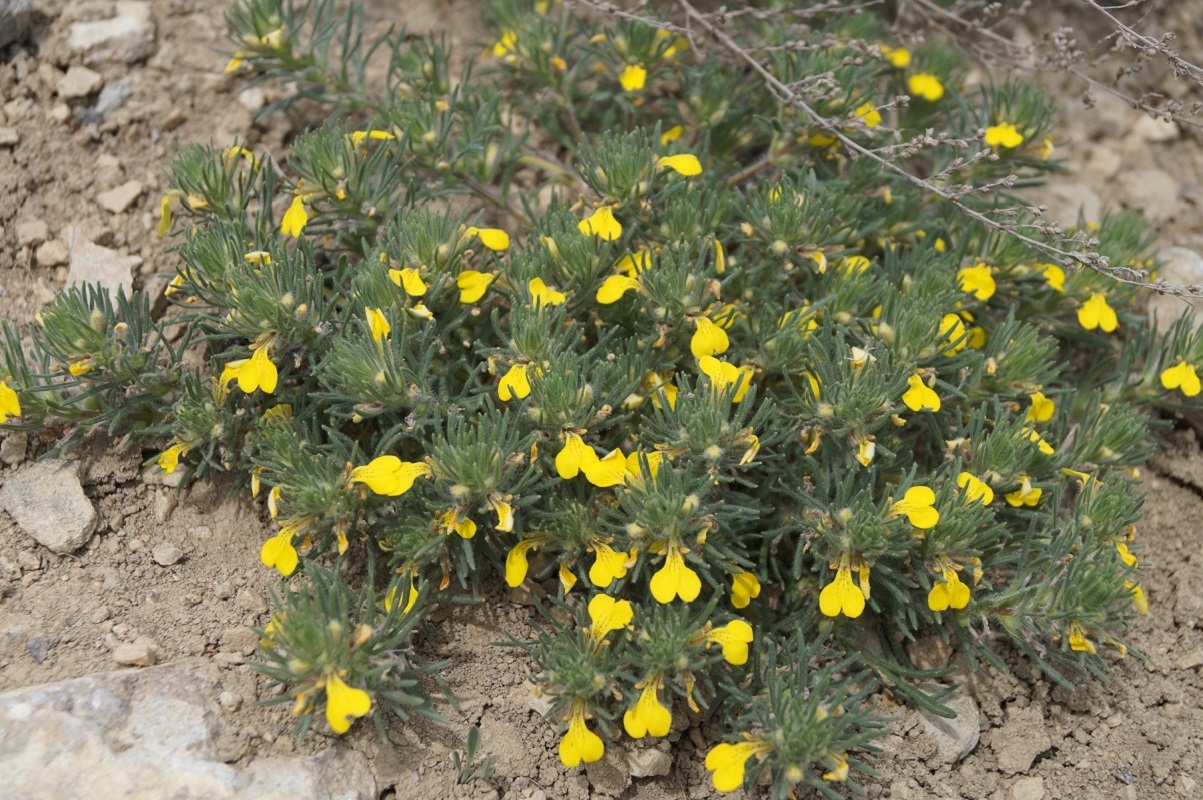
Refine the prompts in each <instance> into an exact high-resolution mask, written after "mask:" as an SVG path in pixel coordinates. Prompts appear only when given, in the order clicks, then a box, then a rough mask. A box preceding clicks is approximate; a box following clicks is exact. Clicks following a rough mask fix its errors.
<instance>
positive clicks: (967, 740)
mask: <svg viewBox="0 0 1203 800" xmlns="http://www.w3.org/2000/svg"><path fill="white" fill-rule="evenodd" d="M923 688H924V689H925V690H926V691H932V690H934V689H938V688H939V687H935V686H925V687H923ZM940 702H941V703H943V704H944V705H946V706H948V708H950V709H952V710H953V711H955V712H956V717H954V718H953V719H945V718H944V717H938V716H936V715H935V714H932V713H930V712H928V711H924V710H920V712H919V713H920V715H921V716H922V717H923V730H924V733H926V734H927V735H928V736H930V737H932V738H933V739H935V741H936V756H935V758H936V761H937V762H938V763H941V764H955V763H957V762H958V761H960V760H961V759H962V758H964V757H965V756H967V755H969V754H970V753H972V752H973V749H974V748H975V747H977V743H978V740H979V739H980V738H981V728H980V727H979V719H980V716H981V712H980V711H979V710H978V707H977V702H976V701H975V700H974V699H973V698H972V697H970V696H969V695H968V694H966V693H965V692H964V690H957V691H955V692H953V693H952V694H950V695H949V696H948V697H945V698H944V699H942V700H941V701H940Z"/></svg>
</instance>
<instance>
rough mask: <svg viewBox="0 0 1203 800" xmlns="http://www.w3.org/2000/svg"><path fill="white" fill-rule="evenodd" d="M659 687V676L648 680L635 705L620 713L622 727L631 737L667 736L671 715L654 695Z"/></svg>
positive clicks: (671, 722) (671, 720)
mask: <svg viewBox="0 0 1203 800" xmlns="http://www.w3.org/2000/svg"><path fill="white" fill-rule="evenodd" d="M659 689H660V676H659V674H658V673H657V675H656V679H655V680H653V681H650V682H648V685H647V686H645V687H644V689H643V692H642V693H641V694H640V695H639V699H638V700H636V701H635V705H634V706H632V707H631V708H630V709H628V710H627V712H626V713H625V714H623V715H622V727H623V728H625V729H626V732H627V735H628V736H630V737H631V738H632V739H642V738H643V737H644V736H647V735H648V734H649V733H650V734H651V735H652V736H667V735H668V731H669V729H670V728H671V727H672V724H673V715H672V712H671V711H669V710H668V709H667V708H666V707H665V706H664V705H663V704H662V703H661V702H660V698H658V697H657V696H656V694H657V692H658V691H659Z"/></svg>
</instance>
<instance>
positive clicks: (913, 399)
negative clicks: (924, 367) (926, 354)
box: [902, 375, 940, 411]
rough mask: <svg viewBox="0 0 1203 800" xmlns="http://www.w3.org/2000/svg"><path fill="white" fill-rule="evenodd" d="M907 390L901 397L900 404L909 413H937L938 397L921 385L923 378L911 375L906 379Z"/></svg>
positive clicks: (938, 408)
mask: <svg viewBox="0 0 1203 800" xmlns="http://www.w3.org/2000/svg"><path fill="white" fill-rule="evenodd" d="M906 383H907V386H909V387H910V388H908V389H907V390H906V391H905V392H904V393H903V395H902V402H903V404H904V405H906V407H907V408H909V409H910V410H911V411H939V410H940V395H938V394H936V393H935V391H933V390H932V389H929V388H928V387H927V385H926V384H924V383H923V378H921V377H919V376H918V375H912V376H911V377H909V378H907V379H906Z"/></svg>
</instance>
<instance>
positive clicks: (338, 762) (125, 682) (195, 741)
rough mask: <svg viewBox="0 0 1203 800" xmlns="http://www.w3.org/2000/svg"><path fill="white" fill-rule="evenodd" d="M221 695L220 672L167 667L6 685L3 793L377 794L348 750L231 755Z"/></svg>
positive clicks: (256, 798)
mask: <svg viewBox="0 0 1203 800" xmlns="http://www.w3.org/2000/svg"><path fill="white" fill-rule="evenodd" d="M221 692H222V688H221V677H220V673H219V672H218V671H217V670H216V669H214V668H203V667H198V666H193V665H171V666H163V667H150V668H148V669H144V670H139V671H136V672H131V671H123V672H110V673H101V674H97V675H90V676H88V677H85V678H78V679H76V680H71V681H64V682H62V683H55V684H45V685H42V686H31V687H28V688H24V689H18V690H15V691H11V692H6V693H3V694H0V741H3V742H5V746H4V747H3V748H0V771H2V774H4V775H5V781H6V783H5V793H6V796H14V797H21V798H27V800H60V799H61V798H64V797H120V798H123V799H124V800H159V798H163V797H196V798H200V797H203V798H206V800H294V799H295V798H298V797H306V798H320V800H374V798H375V797H376V783H375V780H374V779H373V778H372V774H371V772H370V771H369V769H368V764H367V759H366V758H365V757H364V756H363V755H361V754H359V753H356V752H353V751H349V750H346V749H344V748H341V747H332V748H330V749H327V750H325V751H323V752H321V753H318V754H317V755H313V756H308V757H304V758H265V759H261V760H259V761H252V762H251V763H250V764H249V765H248V766H247V767H246V768H245V769H239V768H237V767H234V766H232V765H230V764H228V763H224V760H223V757H224V758H228V756H227V755H226V754H225V753H224V752H223V748H225V749H228V748H229V741H230V740H231V739H232V738H233V737H234V732H233V731H231V730H229V729H227V728H226V724H227V723H226V722H225V720H226V715H223V714H222V713H221V707H220V706H219V704H218V698H219V697H220V696H221Z"/></svg>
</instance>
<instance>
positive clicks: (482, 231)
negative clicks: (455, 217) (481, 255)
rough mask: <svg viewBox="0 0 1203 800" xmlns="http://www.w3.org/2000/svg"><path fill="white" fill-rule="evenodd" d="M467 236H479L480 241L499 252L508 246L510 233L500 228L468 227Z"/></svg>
mask: <svg viewBox="0 0 1203 800" xmlns="http://www.w3.org/2000/svg"><path fill="white" fill-rule="evenodd" d="M466 233H467V234H468V235H469V236H476V237H479V239H480V243H481V244H483V245H484V246H485V247H487V248H489V249H490V250H492V251H494V252H498V253H499V252H501V251H502V250H505V249H507V248H508V247H509V246H510V235H509V234H508V233H506V232H505V231H503V230H502V229H501V228H468V230H467V231H466Z"/></svg>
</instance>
